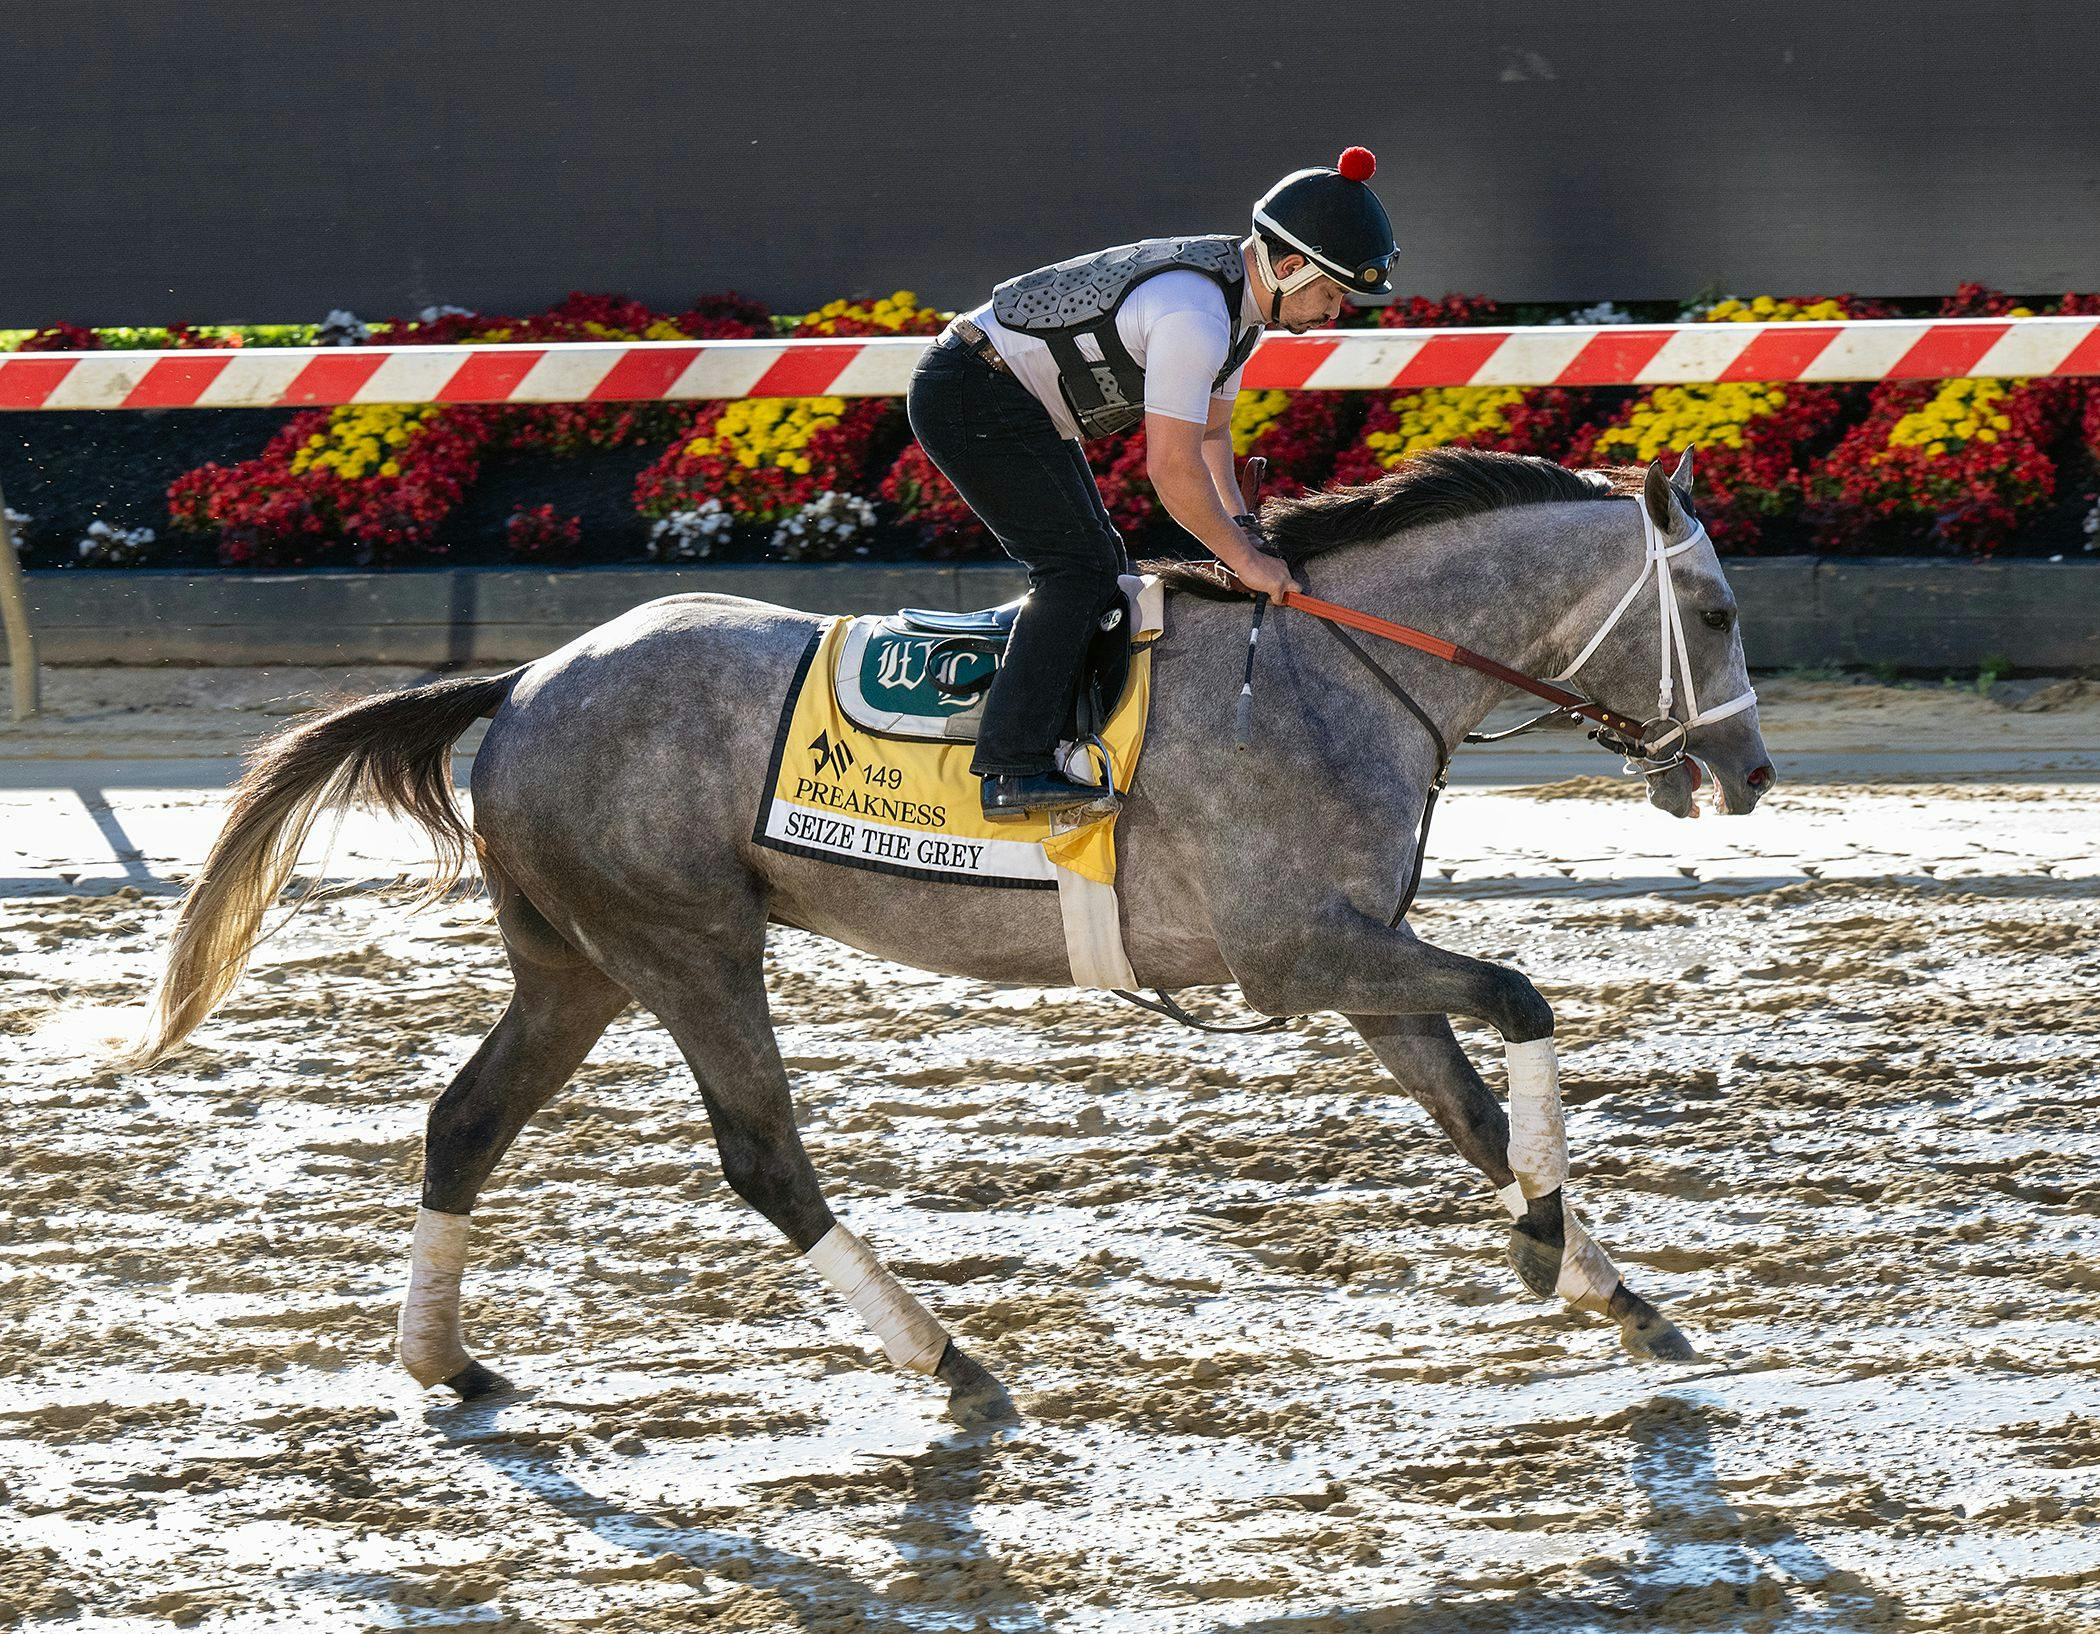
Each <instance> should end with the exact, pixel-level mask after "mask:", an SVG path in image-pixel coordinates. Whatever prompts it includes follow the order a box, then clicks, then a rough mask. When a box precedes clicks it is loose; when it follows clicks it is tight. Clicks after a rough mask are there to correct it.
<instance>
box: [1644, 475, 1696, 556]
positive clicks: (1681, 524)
mask: <svg viewBox="0 0 2100 1634" xmlns="http://www.w3.org/2000/svg"><path fill="white" fill-rule="evenodd" d="M1641 503H1642V504H1644V505H1646V506H1647V507H1648V516H1649V519H1650V520H1651V521H1653V522H1654V523H1655V527H1656V531H1657V532H1659V533H1660V534H1661V535H1662V536H1663V537H1664V538H1665V539H1674V538H1676V537H1677V536H1678V535H1679V534H1680V533H1689V532H1691V530H1692V523H1691V518H1690V516H1688V515H1687V514H1686V512H1685V508H1684V503H1683V501H1681V500H1680V499H1679V498H1678V497H1677V490H1676V489H1675V488H1673V487H1671V486H1670V479H1669V478H1668V477H1666V476H1664V475H1663V468H1662V461H1661V460H1650V461H1649V462H1648V475H1647V477H1646V478H1645V479H1644V480H1643V481H1642V483H1641Z"/></svg>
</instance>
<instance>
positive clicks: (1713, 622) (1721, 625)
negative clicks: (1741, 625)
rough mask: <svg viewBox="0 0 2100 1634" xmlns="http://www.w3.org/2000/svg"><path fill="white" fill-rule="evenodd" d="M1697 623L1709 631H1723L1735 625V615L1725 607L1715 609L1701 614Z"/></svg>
mask: <svg viewBox="0 0 2100 1634" xmlns="http://www.w3.org/2000/svg"><path fill="white" fill-rule="evenodd" d="M1699 622H1700V623H1702V624H1704V625H1705V626H1706V627H1707V628H1708V629H1709V630H1725V629H1727V628H1728V627H1729V626H1730V625H1732V624H1734V623H1735V614H1734V613H1732V612H1730V611H1729V610H1728V609H1727V608H1726V607H1716V608H1715V609H1714V610H1713V611H1712V612H1710V613H1701V614H1700V615H1699Z"/></svg>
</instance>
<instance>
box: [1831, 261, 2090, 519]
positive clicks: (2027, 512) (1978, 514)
mask: <svg viewBox="0 0 2100 1634" xmlns="http://www.w3.org/2000/svg"><path fill="white" fill-rule="evenodd" d="M2093 299H2094V297H2091V296H2084V297H2081V296H2067V297H2065V300H2064V303H2063V308H2064V309H2066V310H2071V311H2077V310H2081V309H2083V310H2091V307H2090V306H2089V305H2087V304H2086V303H2089V302H2091V301H2092V300H2093ZM1941 315H1942V316H1944V317H1961V318H1972V317H1994V316H2009V317H2027V316H2030V315H2031V311H2030V309H2029V308H2028V307H2026V306H2022V305H2019V304H2018V303H2016V302H2015V301H2014V300H2013V299H2012V298H2011V297H2009V296H2006V295H2003V294H2000V293H1999V292H1997V291H1995V290H1990V289H1986V288H1984V287H1983V286H1982V285H1980V284H1964V285H1962V286H1961V288H1960V289H1959V290H1957V291H1956V292H1955V294H1954V295H1953V296H1952V297H1950V298H1949V299H1948V301H1947V302H1946V303H1945V305H1944V306H1943V307H1942V308H1941ZM2092 396H2093V388H2092V387H2091V386H2090V385H2089V384H2088V383H2087V382H2085V381H2081V380H2070V379H2062V380H2056V379H2045V380H2032V381H2028V380H1942V381H1931V380H1917V381H1909V380H1905V381H1890V382H1888V383H1886V384H1884V385H1880V386H1877V387H1875V388H1874V390H1873V392H1872V394H1871V396H1870V397H1869V398H1868V400H1867V408H1866V417H1865V418H1864V419H1863V420H1861V421H1860V422H1859V423H1858V424H1857V425H1855V426H1853V427H1851V429H1849V430H1848V431H1846V432H1845V434H1844V435H1843V437H1842V438H1840V439H1839V441H1838V444H1837V446H1836V447H1835V448H1834V449H1833V450H1832V451H1831V454H1830V457H1829V459H1828V460H1826V461H1825V462H1824V463H1823V466H1822V468H1821V470H1820V471H1819V472H1818V473H1817V474H1816V477H1815V479H1814V488H1815V492H1816V494H1817V496H1818V498H1819V499H1820V501H1821V505H1820V508H1819V510H1818V511H1817V513H1816V517H1815V534H1816V542H1817V544H1818V545H1819V546H1821V547H1822V548H1824V549H1826V550H1834V549H1848V548H1849V549H1881V550H1887V549H1919V548H1923V549H1928V550H1937V551H1943V552H1960V553H1972V554H1974V553H1987V552H1990V551H1994V550H1998V549H2001V548H2002V547H2003V546H2004V545H2006V544H2007V543H2009V542H2010V541H2011V540H2012V538H2013V537H2014V535H2015V533H2016V532H2017V530H2018V529H2019V528H2020V527H2021V526H2022V525H2023V524H2024V523H2026V522H2027V521H2028V520H2030V519H2031V518H2032V517H2033V516H2034V515H2035V514H2036V513H2037V512H2039V511H2040V510H2041V508H2042V507H2043V506H2044V505H2046V504H2047V503H2048V502H2049V501H2050V500H2051V499H2052V498H2054V497H2055V493H2056V482H2057V461H2056V459H2055V457H2054V454H2053V450H2054V449H2055V447H2056V445H2057V444H2058V443H2059V441H2060V439H2061V438H2062V436H2063V434H2064V433H2065V432H2066V430H2067V429H2068V427H2069V426H2070V425H2071V423H2072V422H2073V420H2074V419H2075V418H2076V416H2077V415H2078V413H2079V411H2080V409H2081V408H2082V407H2083V406H2084V404H2085V403H2086V402H2088V401H2089V400H2090V399H2091V398H2092Z"/></svg>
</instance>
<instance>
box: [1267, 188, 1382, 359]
mask: <svg viewBox="0 0 2100 1634" xmlns="http://www.w3.org/2000/svg"><path fill="white" fill-rule="evenodd" d="M1377 169H1378V160H1377V159H1376V158H1374V157H1373V156H1372V153H1371V150H1370V149H1369V148H1345V149H1343V151H1342V156H1341V158H1339V159H1338V160H1336V161H1335V168H1334V169H1332V170H1328V169H1325V168H1324V167H1322V168H1316V169H1312V170H1294V171H1292V172H1291V173H1290V174H1289V175H1288V176H1286V177H1284V178H1283V180H1282V181H1280V182H1278V183H1277V184H1276V185H1275V186H1274V187H1272V188H1270V189H1269V190H1268V192H1266V193H1264V194H1263V195H1262V196H1261V201H1260V202H1259V203H1258V204H1256V205H1255V206H1254V254H1255V258H1256V260H1257V261H1259V262H1260V264H1261V273H1262V277H1263V278H1265V279H1267V280H1268V282H1269V285H1270V287H1271V288H1272V289H1274V290H1275V291H1276V298H1275V300H1274V301H1273V302H1272V303H1271V305H1270V310H1269V320H1270V322H1272V323H1273V322H1275V321H1277V318H1278V316H1279V314H1280V313H1281V312H1282V310H1283V297H1284V296H1286V295H1288V294H1290V293H1291V292H1292V291H1294V290H1299V289H1303V288H1304V287H1305V286H1306V285H1307V284H1309V283H1311V282H1312V281H1313V279H1315V278H1317V277H1319V276H1320V275H1321V274H1322V273H1324V274H1326V275H1327V276H1328V277H1329V278H1332V279H1333V280H1334V281H1335V282H1336V283H1338V284H1340V285H1341V286H1342V288H1344V289H1346V290H1350V291H1352V292H1353V293H1355V294H1358V295H1390V294H1391V293H1392V292H1393V283H1392V263H1393V257H1394V256H1395V255H1397V254H1398V253H1399V251H1398V249H1397V248H1396V247H1395V246H1394V243H1393V224H1392V223H1391V222H1390V221H1388V220H1387V219H1386V214H1385V206H1384V205H1382V204H1380V203H1379V202H1378V195H1377V194H1376V193H1374V192H1372V191H1371V189H1370V187H1369V185H1368V183H1369V182H1370V180H1371V177H1372V175H1373V173H1374V172H1375V171H1376V170H1377ZM1292 254H1297V255H1302V256H1304V257H1305V258H1306V264H1305V266H1304V267H1302V268H1301V269H1300V270H1298V271H1297V272H1294V273H1292V274H1291V276H1290V277H1288V278H1279V277H1277V275H1276V269H1275V265H1274V262H1275V260H1278V259H1281V258H1282V257H1283V256H1286V255H1292Z"/></svg>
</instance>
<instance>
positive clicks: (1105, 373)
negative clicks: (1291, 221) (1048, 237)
mask: <svg viewBox="0 0 2100 1634" xmlns="http://www.w3.org/2000/svg"><path fill="white" fill-rule="evenodd" d="M1177 267H1185V268H1187V269H1188V270H1189V271H1191V272H1200V273H1202V274H1203V275H1204V277H1206V278H1209V279H1211V280H1213V281H1214V282H1215V283H1216V284H1217V286H1218V287H1219V288H1220V289H1221V290H1223V291H1224V292H1225V310H1226V312H1227V313H1228V314H1229V315H1230V319H1229V321H1230V322H1231V324H1232V344H1231V346H1230V348H1229V349H1228V350H1227V352H1226V355H1225V366H1224V367H1223V368H1222V369H1220V370H1219V371H1218V377H1217V379H1215V380H1213V381H1212V382H1211V390H1212V392H1214V393H1215V392H1216V391H1218V390H1219V389H1220V388H1222V387H1223V386H1224V384H1225V382H1226V381H1227V380H1228V379H1230V378H1231V376H1232V372H1233V370H1235V369H1237V368H1238V367H1239V366H1240V365H1241V364H1242V363H1245V362H1246V361H1247V357H1248V354H1249V353H1251V352H1252V351H1253V350H1254V347H1255V343H1256V342H1257V341H1259V340H1260V339H1261V325H1260V324H1243V323H1242V322H1241V321H1240V300H1241V295H1242V292H1243V290H1244V288H1245V286H1246V282H1247V269H1246V264H1245V263H1244V262H1243V261H1241V259H1240V241H1239V240H1238V239H1237V238H1234V237H1232V236H1230V235H1229V234H1222V233H1220V234H1210V235H1206V236H1205V237H1202V238H1146V239H1140V240H1139V241H1138V242H1137V243H1135V244H1118V245H1117V246H1116V247H1115V248H1114V249H1111V250H1101V251H1098V252H1097V253H1095V254H1093V255H1078V256H1074V257H1073V258H1072V259H1071V260H1069V261H1060V262H1058V263H1057V264H1056V265H1055V266H1050V267H1040V268H1038V269H1037V270H1036V271H1034V272H1024V273H1023V274H1022V275H1021V276H1020V277H1018V278H1009V279H1007V281H1006V282H1005V283H1003V284H1001V285H1000V286H999V287H998V288H997V289H995V290H993V291H992V315H993V316H994V317H996V318H997V319H998V320H999V321H1000V322H1001V323H1002V324H1004V325H1005V326H1006V327H1007V328H1009V329H1017V330H1020V331H1021V332H1023V333H1024V334H1030V335H1034V336H1036V337H1037V338H1038V339H1040V340H1041V341H1042V342H1043V343H1044V344H1045V345H1046V346H1048V347H1049V348H1050V357H1051V360H1052V361H1053V362H1054V363H1056V365H1057V385H1058V390H1059V391H1060V392H1061V393H1062V394H1063V396H1064V400H1065V406H1066V407H1067V408H1069V409H1070V410H1071V411H1072V418H1073V419H1074V420H1075V421H1076V422H1077V423H1078V426H1079V434H1080V436H1082V437H1106V436H1108V435H1110V434H1111V433H1113V432H1117V431H1123V430H1126V429H1127V428H1129V427H1131V426H1134V425H1136V424H1137V423H1138V422H1139V421H1140V420H1142V419H1143V418H1144V417H1145V371H1144V368H1143V367H1142V366H1141V365H1140V364H1139V363H1138V361H1137V359H1136V358H1134V357H1132V356H1131V355H1130V348H1129V347H1127V346H1125V345H1124V344H1123V341H1122V337H1121V336H1119V335H1118V334H1117V333H1116V313H1117V312H1118V311H1119V310H1121V308H1122V305H1123V302H1124V301H1125V299H1127V298H1128V297H1129V294H1130V292H1131V291H1132V290H1133V289H1136V288H1137V286H1138V285H1139V284H1141V283H1143V282H1144V281H1145V280H1146V279H1147V278H1154V277H1157V276H1158V275H1159V274H1160V273H1163V272H1172V271H1173V270H1174V269H1175V268H1177ZM1082 335H1092V336H1093V337H1094V342H1095V344H1096V345H1097V346H1099V347H1100V348H1101V361H1100V362H1098V363H1096V362H1095V361H1094V360H1093V359H1091V358H1089V357H1088V356H1087V355H1086V354H1085V353H1084V352H1082V351H1081V350H1080V349H1079V338H1080V337H1081V336H1082Z"/></svg>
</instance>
